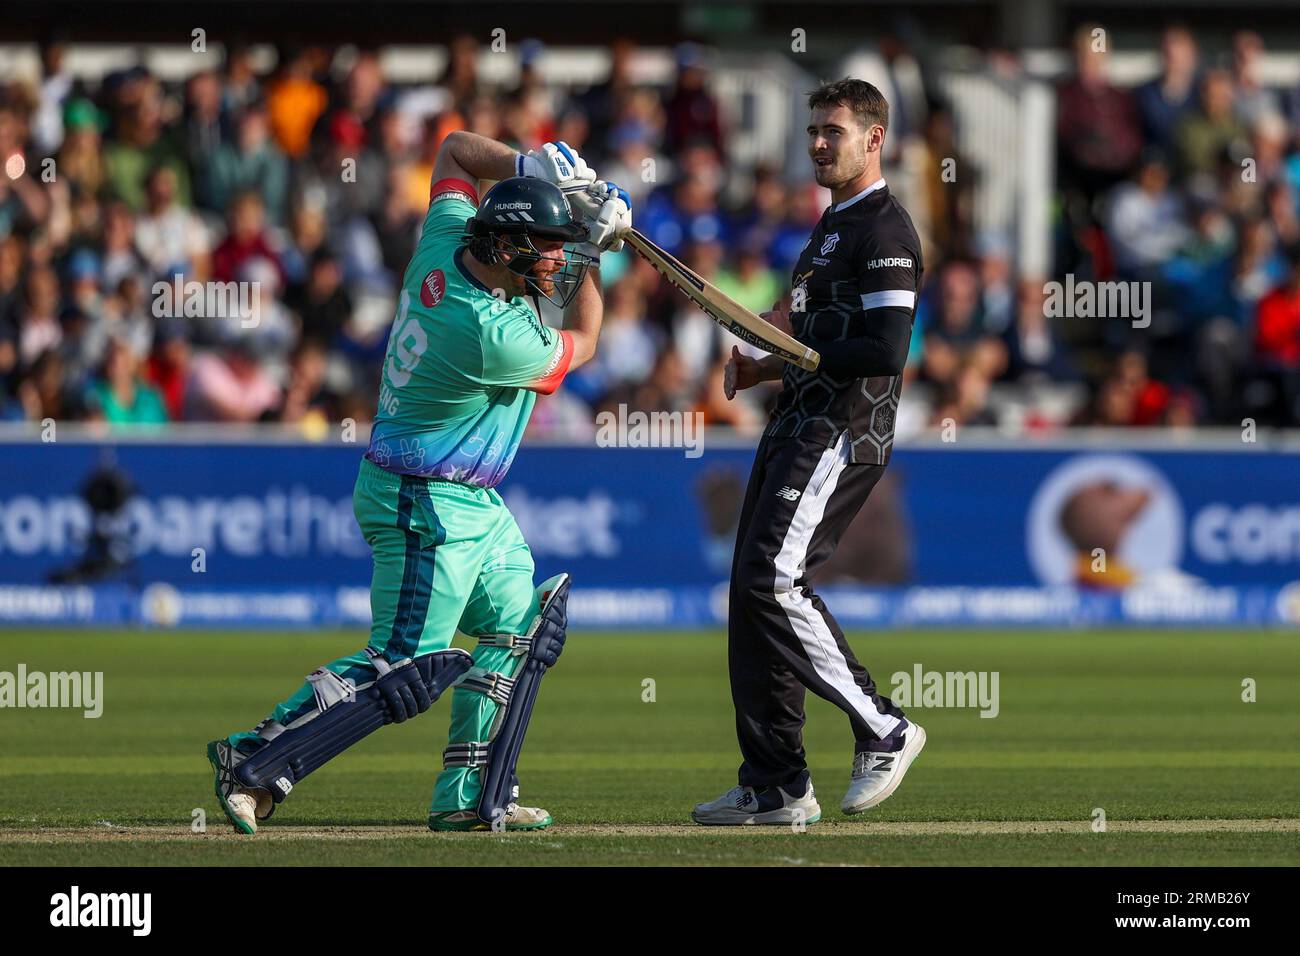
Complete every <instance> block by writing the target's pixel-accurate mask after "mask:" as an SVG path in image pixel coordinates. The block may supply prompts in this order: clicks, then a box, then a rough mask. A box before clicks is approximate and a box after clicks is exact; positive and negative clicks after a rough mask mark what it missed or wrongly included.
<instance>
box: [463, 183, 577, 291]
mask: <svg viewBox="0 0 1300 956" xmlns="http://www.w3.org/2000/svg"><path fill="white" fill-rule="evenodd" d="M587 237H588V229H587V227H586V226H584V225H583V224H582V223H581V222H579V221H577V220H575V219H574V218H573V213H572V211H571V210H570V209H569V201H568V200H567V199H565V198H564V193H563V192H561V191H560V187H559V186H557V185H555V184H554V183H550V182H547V181H546V180H544V179H536V178H533V177H530V176H515V177H513V178H511V179H503V180H501V181H500V182H499V183H497V184H496V185H495V186H493V187H492V188H491V189H489V190H488V191H487V195H485V196H484V197H483V202H482V203H480V204H479V207H478V212H476V213H475V214H474V215H473V216H471V217H470V218H469V219H468V220H466V222H465V240H466V244H467V245H468V246H469V251H470V254H471V255H473V256H474V258H476V259H478V260H479V261H480V262H483V263H487V264H489V265H491V264H495V263H500V262H501V254H502V253H503V252H504V253H509V254H510V259H509V261H507V262H506V263H505V267H506V268H507V269H509V270H510V271H511V272H513V273H515V274H516V275H518V276H520V277H521V278H522V279H523V280H524V285H525V287H526V288H527V289H528V291H529V294H531V295H533V296H534V297H536V296H539V295H540V296H542V297H543V298H545V299H546V300H547V301H548V302H551V303H553V304H555V305H557V306H559V307H560V308H564V307H565V306H567V305H568V304H569V303H570V302H571V301H573V297H574V296H575V295H576V294H577V292H578V287H579V286H580V285H581V284H582V278H583V276H585V275H586V274H587V270H588V269H589V268H590V267H591V265H592V263H594V262H595V261H596V257H595V256H590V255H587V254H585V253H582V252H579V251H577V250H576V249H574V248H571V246H572V245H576V244H578V243H582V242H586V241H587ZM538 240H542V241H551V242H563V243H565V244H566V247H565V250H564V259H565V261H564V266H563V267H562V268H561V269H559V270H558V271H557V272H554V273H552V274H551V275H550V276H549V278H550V280H551V281H552V282H554V283H555V290H554V292H552V293H550V294H548V293H546V292H545V291H544V290H543V289H542V287H541V285H540V281H539V279H538V277H537V275H536V274H535V272H534V268H533V267H534V266H535V265H536V264H537V262H538V261H539V260H540V259H542V257H543V253H542V252H541V250H540V249H538V248H537V245H536V242H537V241H538Z"/></svg>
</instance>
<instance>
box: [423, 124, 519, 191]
mask: <svg viewBox="0 0 1300 956" xmlns="http://www.w3.org/2000/svg"><path fill="white" fill-rule="evenodd" d="M518 155H519V153H518V151H517V150H514V149H512V148H511V147H509V146H507V145H506V144H505V143H498V142H497V141H496V140H494V139H489V138H488V137H486V136H480V135H479V134H478V133H471V132H468V131H467V130H456V131H455V132H453V133H448V134H447V138H446V139H444V140H443V141H442V145H441V146H439V147H438V159H437V162H435V163H434V166H433V181H434V182H435V183H436V182H438V181H439V180H440V179H464V180H468V181H469V183H470V185H472V186H475V187H477V186H478V180H480V179H493V180H498V179H509V178H510V177H511V176H513V175H514V174H515V157H516V156H518Z"/></svg>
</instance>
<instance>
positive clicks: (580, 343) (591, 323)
mask: <svg viewBox="0 0 1300 956" xmlns="http://www.w3.org/2000/svg"><path fill="white" fill-rule="evenodd" d="M604 319H605V299H604V295H603V293H602V292H601V288H600V273H599V272H598V271H597V270H596V269H588V270H587V274H586V275H585V276H583V277H582V285H580V286H579V287H578V293H577V295H575V296H574V297H573V301H572V302H570V303H569V307H568V308H567V309H566V310H565V312H564V330H565V331H566V332H568V333H569V335H570V336H572V337H573V361H572V362H571V363H570V364H569V369H570V370H573V369H575V368H579V367H580V366H582V365H585V364H586V363H587V362H589V361H590V360H591V358H592V356H594V355H595V354H596V343H597V342H598V341H599V340H600V326H601V323H602V322H603V321H604Z"/></svg>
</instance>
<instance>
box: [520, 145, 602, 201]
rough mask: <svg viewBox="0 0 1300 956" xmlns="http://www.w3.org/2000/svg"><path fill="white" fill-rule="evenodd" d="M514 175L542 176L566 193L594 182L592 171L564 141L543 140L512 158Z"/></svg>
mask: <svg viewBox="0 0 1300 956" xmlns="http://www.w3.org/2000/svg"><path fill="white" fill-rule="evenodd" d="M515 175H517V176H532V177H534V178H536V179H545V180H546V181H547V182H549V183H554V184H555V185H557V186H559V187H560V189H561V190H562V191H563V192H564V194H565V195H566V196H569V195H572V194H574V193H577V192H582V191H583V190H584V189H586V188H587V187H588V186H590V185H591V184H592V183H593V182H595V181H596V171H595V170H594V169H592V168H591V167H590V166H588V165H587V161H586V160H585V159H583V158H582V157H581V156H579V155H578V151H577V150H576V149H574V148H573V147H572V146H570V145H569V144H568V143H565V142H558V143H543V144H542V148H541V149H530V150H529V151H528V154H527V155H520V156H518V157H516V159H515Z"/></svg>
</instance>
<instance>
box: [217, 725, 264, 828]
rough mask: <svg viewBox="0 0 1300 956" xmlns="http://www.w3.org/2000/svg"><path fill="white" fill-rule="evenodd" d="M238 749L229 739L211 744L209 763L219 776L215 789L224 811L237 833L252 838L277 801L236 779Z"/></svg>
mask: <svg viewBox="0 0 1300 956" xmlns="http://www.w3.org/2000/svg"><path fill="white" fill-rule="evenodd" d="M238 762H239V761H238V754H237V752H236V751H235V748H234V747H232V746H230V743H229V742H228V741H225V740H214V741H212V742H211V743H210V744H208V763H210V764H212V769H213V771H214V772H215V773H216V780H215V781H214V783H213V790H214V791H215V792H216V794H217V802H218V803H220V804H221V809H222V812H224V813H225V815H226V819H227V820H229V821H230V825H231V826H232V827H234V828H235V832H236V833H245V834H248V835H250V836H251V835H252V834H254V833H256V832H257V822H258V821H259V820H265V819H266V818H267V817H269V816H270V815H271V814H272V813H273V812H274V810H275V801H273V800H272V799H271V795H270V794H269V793H267V792H266V791H265V790H261V789H250V788H247V787H241V786H240V785H239V781H238V780H236V778H235V765H236V764H237V763H238Z"/></svg>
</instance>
